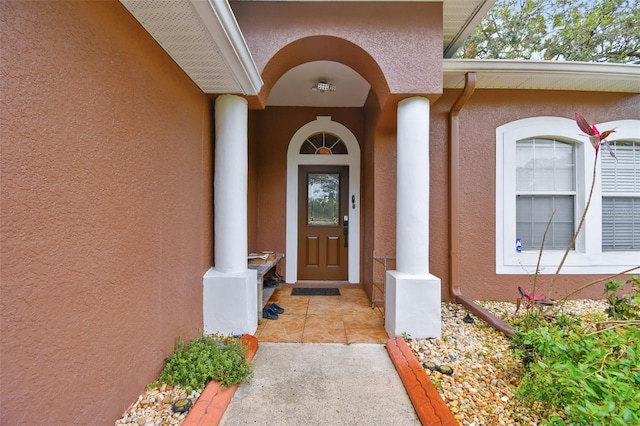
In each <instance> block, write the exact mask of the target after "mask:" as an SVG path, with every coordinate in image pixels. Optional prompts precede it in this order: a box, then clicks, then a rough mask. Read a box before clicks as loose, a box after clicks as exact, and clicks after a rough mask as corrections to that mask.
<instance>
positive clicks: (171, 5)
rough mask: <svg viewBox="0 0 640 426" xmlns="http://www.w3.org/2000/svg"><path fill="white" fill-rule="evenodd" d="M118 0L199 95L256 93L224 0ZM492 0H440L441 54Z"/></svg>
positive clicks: (252, 70) (254, 74) (256, 82)
mask: <svg viewBox="0 0 640 426" xmlns="http://www.w3.org/2000/svg"><path fill="white" fill-rule="evenodd" d="M236 1H263V0H236ZM264 1H271V0H264ZM285 1H289V0H285ZM290 1H309V0H290ZM333 1H342V0H333ZM349 1H362V2H366V1H369V2H371V1H391V2H394V1H395V2H401V1H404V0H349ZM418 1H420V0H418ZM422 1H425V2H433V0H422ZM120 2H121V3H122V4H123V5H124V7H125V8H126V9H127V10H128V11H129V12H130V13H131V14H132V15H133V16H134V17H135V18H136V19H137V20H138V22H140V24H141V25H142V26H143V27H144V29H145V30H146V31H147V32H148V33H149V34H150V35H151V36H152V37H153V38H154V39H155V40H156V41H157V42H158V44H159V45H160V46H161V47H162V48H163V49H164V50H165V51H166V52H167V53H168V54H169V56H171V58H173V60H174V61H175V62H176V63H177V64H178V66H180V68H182V69H183V70H184V72H185V73H186V74H187V75H188V76H189V77H190V78H191V79H192V80H193V81H194V82H195V83H196V84H197V85H198V87H200V89H202V91H203V92H204V93H208V94H221V93H234V94H243V95H256V94H257V93H258V92H259V91H260V88H261V87H262V80H261V78H260V73H259V71H258V70H257V69H256V66H255V64H254V62H253V59H252V58H251V52H249V49H248V47H247V45H246V43H245V41H244V37H243V36H242V33H241V31H240V29H239V27H238V24H237V22H236V20H235V17H234V16H233V12H232V10H231V7H230V6H229V3H228V2H227V0H211V1H207V0H162V1H158V0H120ZM494 2H495V0H443V1H442V3H443V55H444V56H445V57H449V56H451V55H453V53H455V51H456V50H457V48H458V47H459V46H460V45H461V44H462V42H463V41H464V40H465V38H466V37H467V36H468V35H469V34H470V33H471V32H472V31H473V28H474V27H475V26H476V25H477V24H478V22H479V21H480V20H481V19H482V17H483V16H484V14H485V13H486V12H487V10H488V9H489V8H490V7H491V5H493V3H494ZM343 87H344V86H343Z"/></svg>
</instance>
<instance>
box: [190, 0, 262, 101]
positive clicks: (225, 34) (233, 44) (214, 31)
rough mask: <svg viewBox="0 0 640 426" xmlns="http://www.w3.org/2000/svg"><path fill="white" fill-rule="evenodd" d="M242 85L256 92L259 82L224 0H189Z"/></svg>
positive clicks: (243, 89) (245, 46) (260, 79)
mask: <svg viewBox="0 0 640 426" xmlns="http://www.w3.org/2000/svg"><path fill="white" fill-rule="evenodd" d="M189 1H190V2H191V4H192V6H193V9H194V10H195V11H196V13H197V14H198V16H199V17H200V19H201V20H202V23H203V24H204V26H205V27H206V28H207V31H209V33H210V34H211V36H212V37H213V40H215V42H216V45H217V46H218V49H220V53H221V54H222V56H223V57H224V59H225V61H226V63H227V65H228V66H229V68H230V69H231V71H232V72H233V75H234V77H235V79H236V81H237V82H238V84H239V85H240V87H241V88H242V91H243V94H244V95H250V96H252V95H257V94H258V93H259V92H260V89H261V88H262V85H263V81H262V78H261V77H260V72H259V71H258V68H257V67H256V64H255V62H254V61H253V58H252V57H251V52H249V48H248V46H247V43H246V42H245V40H244V36H243V35H242V32H241V31H240V27H239V26H238V22H237V21H236V18H235V16H234V15H233V11H232V10H231V6H229V3H228V2H227V0H189Z"/></svg>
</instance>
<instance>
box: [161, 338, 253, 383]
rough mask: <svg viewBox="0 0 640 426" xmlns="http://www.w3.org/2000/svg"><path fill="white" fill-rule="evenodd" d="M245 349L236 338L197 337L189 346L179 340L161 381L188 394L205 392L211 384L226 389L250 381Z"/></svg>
mask: <svg viewBox="0 0 640 426" xmlns="http://www.w3.org/2000/svg"><path fill="white" fill-rule="evenodd" d="M244 351H245V347H244V346H243V345H242V343H241V341H240V340H238V339H234V338H217V337H210V336H203V337H198V338H196V339H194V340H192V341H191V342H190V343H189V344H188V345H187V344H186V343H184V341H182V339H180V340H178V343H177V344H176V350H175V352H174V354H173V355H172V356H169V357H167V358H166V359H165V360H166V362H167V365H166V366H165V368H164V370H163V371H162V373H161V374H160V379H159V381H160V382H161V383H167V384H179V385H180V386H182V387H184V388H186V389H188V390H198V391H200V390H202V389H204V387H205V385H206V384H207V382H208V381H209V380H216V381H218V382H220V384H221V385H222V386H223V387H229V386H232V385H235V384H239V383H243V382H246V381H248V380H249V379H250V378H251V377H252V376H253V367H252V365H251V364H249V363H247V359H246V357H245V356H244Z"/></svg>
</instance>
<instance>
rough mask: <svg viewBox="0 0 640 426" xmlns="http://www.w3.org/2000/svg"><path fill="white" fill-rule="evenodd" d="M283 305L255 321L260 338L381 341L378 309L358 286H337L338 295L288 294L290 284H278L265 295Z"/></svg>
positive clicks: (383, 334)
mask: <svg viewBox="0 0 640 426" xmlns="http://www.w3.org/2000/svg"><path fill="white" fill-rule="evenodd" d="M270 303H277V304H278V305H279V306H281V307H282V308H284V309H285V312H284V313H283V314H280V315H279V316H278V319H277V320H269V319H266V318H264V319H263V320H262V324H259V325H258V329H257V330H256V335H255V336H256V338H257V339H258V340H259V341H260V342H278V343H301V342H305V343H306V342H309V343H384V342H386V341H387V340H388V339H389V336H388V335H387V332H386V331H385V330H384V318H383V314H382V312H381V310H380V309H378V308H375V309H372V308H371V302H370V301H369V298H368V297H367V295H366V294H365V292H364V290H363V289H362V288H340V296H292V295H291V287H279V288H277V289H276V290H275V292H274V293H273V296H271V299H269V302H268V303H267V304H270Z"/></svg>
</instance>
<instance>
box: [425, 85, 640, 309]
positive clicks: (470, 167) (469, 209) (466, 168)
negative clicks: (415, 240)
mask: <svg viewBox="0 0 640 426" xmlns="http://www.w3.org/2000/svg"><path fill="white" fill-rule="evenodd" d="M459 93H460V91H459V90H446V91H445V93H444V95H443V96H442V97H441V98H440V99H439V100H438V102H436V103H435V104H434V105H433V108H432V111H431V123H432V124H431V166H432V169H431V174H432V178H431V179H432V180H431V244H432V250H431V253H432V254H431V262H432V265H434V264H435V265H440V260H442V261H443V262H445V264H448V261H447V258H446V257H444V256H443V255H442V254H434V249H436V250H438V249H437V248H436V247H437V246H440V247H439V248H440V249H444V248H445V247H444V245H442V244H441V243H439V242H442V241H445V242H446V241H447V239H448V236H447V232H448V227H445V226H441V225H442V224H445V223H448V221H449V218H448V209H442V208H441V207H440V206H441V205H442V204H444V203H447V202H448V196H447V193H446V185H448V183H447V182H448V177H447V173H448V167H447V164H446V162H447V161H448V154H447V152H448V149H449V146H448V113H449V111H450V109H451V106H452V105H453V103H454V102H455V100H456V98H457V96H458V95H459ZM574 111H579V112H581V113H582V114H584V115H585V116H587V117H591V119H592V120H597V121H598V122H605V121H610V120H620V119H630V118H631V119H638V118H640V95H637V94H619V93H597V94H596V93H588V92H568V91H564V92H557V91H531V90H476V91H475V93H474V94H473V95H472V96H471V98H470V99H469V101H468V103H467V104H466V106H465V107H464V108H463V109H462V111H461V113H460V147H461V148H460V217H459V223H460V262H459V264H460V271H459V273H460V283H458V284H459V285H460V287H461V289H462V291H463V292H464V293H465V295H467V296H468V297H470V298H472V299H497V300H508V301H514V300H515V299H516V297H518V294H517V286H529V285H530V284H531V275H527V274H523V275H497V274H496V273H495V265H496V259H495V252H496V250H495V244H496V236H495V210H496V194H495V179H496V148H495V146H496V127H498V126H501V125H503V124H505V123H509V122H512V121H515V120H519V119H523V118H528V117H536V116H559V117H567V118H570V119H572V118H573V114H574ZM579 133H580V132H579V130H578V129H577V128H576V135H578V134H579ZM436 253H437V252H436ZM434 255H435V256H438V258H439V260H436V259H434ZM436 268H438V269H440V268H441V266H434V268H433V269H436ZM438 269H436V270H435V271H433V273H434V274H436V275H438V276H440V277H442V278H444V279H445V280H447V281H448V274H447V272H446V270H444V271H442V270H438ZM442 269H444V268H442ZM545 277H546V278H545ZM548 277H549V276H548V275H546V276H545V275H543V276H542V282H544V281H545V280H546V279H547V278H548ZM595 278H596V277H595V276H593V275H590V276H585V275H563V276H561V277H560V278H559V279H558V281H557V284H556V285H555V289H556V290H557V291H558V293H559V294H560V295H565V294H568V293H569V290H574V289H577V288H579V287H580V286H582V285H584V284H586V283H588V282H590V281H591V280H593V279H595ZM602 290H603V289H602V286H594V287H591V288H590V289H588V290H587V291H583V292H582V293H580V294H577V295H576V297H601V295H602ZM446 294H447V293H446V292H443V295H446ZM556 296H557V295H556Z"/></svg>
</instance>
